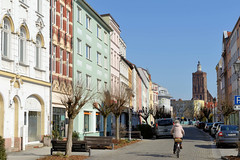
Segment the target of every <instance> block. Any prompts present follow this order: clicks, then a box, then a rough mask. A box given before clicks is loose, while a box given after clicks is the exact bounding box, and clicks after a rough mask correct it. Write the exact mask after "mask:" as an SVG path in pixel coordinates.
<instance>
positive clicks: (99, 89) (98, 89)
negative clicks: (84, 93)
mask: <svg viewBox="0 0 240 160" xmlns="http://www.w3.org/2000/svg"><path fill="white" fill-rule="evenodd" d="M101 83H102V81H101V80H100V79H97V92H100V91H101Z"/></svg>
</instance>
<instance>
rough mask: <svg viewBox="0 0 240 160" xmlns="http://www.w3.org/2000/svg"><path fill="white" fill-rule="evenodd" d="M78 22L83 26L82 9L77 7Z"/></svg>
mask: <svg viewBox="0 0 240 160" xmlns="http://www.w3.org/2000/svg"><path fill="white" fill-rule="evenodd" d="M77 9H78V10H77V21H78V22H79V23H81V24H82V9H81V8H80V7H77Z"/></svg>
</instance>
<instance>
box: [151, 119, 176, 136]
mask: <svg viewBox="0 0 240 160" xmlns="http://www.w3.org/2000/svg"><path fill="white" fill-rule="evenodd" d="M155 127H156V128H155V129H156V130H155V131H156V137H161V136H171V137H172V134H171V129H172V127H173V119H172V118H163V119H157V120H156V126H155Z"/></svg>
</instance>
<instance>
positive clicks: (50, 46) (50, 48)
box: [49, 0, 55, 135]
mask: <svg viewBox="0 0 240 160" xmlns="http://www.w3.org/2000/svg"><path fill="white" fill-rule="evenodd" d="M53 1H55V0H50V4H51V5H50V6H51V7H50V45H49V52H50V83H51V87H50V125H49V131H50V133H49V134H50V135H52V117H53V116H52V114H53V113H52V19H53V17H52V6H53V4H52V3H53Z"/></svg>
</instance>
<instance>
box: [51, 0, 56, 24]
mask: <svg viewBox="0 0 240 160" xmlns="http://www.w3.org/2000/svg"><path fill="white" fill-rule="evenodd" d="M52 1H53V10H52V11H53V17H52V18H53V24H56V21H57V20H56V17H57V16H56V6H57V4H56V0H52Z"/></svg>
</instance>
